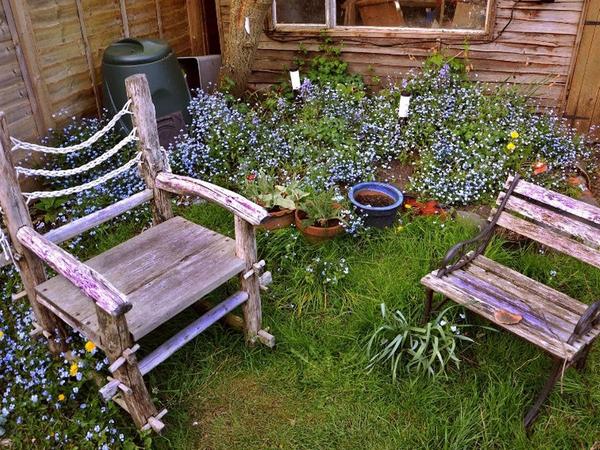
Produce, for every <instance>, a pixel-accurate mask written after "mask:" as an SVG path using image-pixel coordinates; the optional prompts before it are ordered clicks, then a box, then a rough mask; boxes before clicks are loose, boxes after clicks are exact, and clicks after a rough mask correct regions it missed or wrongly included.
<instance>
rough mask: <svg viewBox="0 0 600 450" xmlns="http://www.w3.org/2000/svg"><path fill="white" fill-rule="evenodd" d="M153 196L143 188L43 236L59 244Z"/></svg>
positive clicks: (149, 190) (150, 191)
mask: <svg viewBox="0 0 600 450" xmlns="http://www.w3.org/2000/svg"><path fill="white" fill-rule="evenodd" d="M153 196H154V194H153V192H152V190H151V189H145V190H143V191H142V192H138V193H137V194H134V195H132V196H131V197H127V198H125V199H123V200H120V201H118V202H116V203H113V204H112V205H110V206H107V207H106V208H103V209H101V210H99V211H96V212H93V213H92V214H89V215H87V216H85V217H82V218H81V219H77V220H74V221H73V222H71V223H68V224H66V225H63V226H62V227H59V228H56V229H54V230H51V231H49V232H48V233H46V234H44V237H45V238H46V239H48V240H49V241H50V242H53V243H55V244H60V243H61V242H65V241H67V240H69V239H72V238H74V237H75V236H79V235H80V234H82V233H84V232H86V231H88V230H91V229H92V228H94V227H97V226H98V225H101V224H103V223H105V222H108V221H109V220H111V219H114V218H115V217H117V216H119V215H121V214H123V213H124V212H127V211H129V210H131V209H133V208H135V207H137V206H140V205H142V204H144V203H146V202H148V201H150V200H152V197H153Z"/></svg>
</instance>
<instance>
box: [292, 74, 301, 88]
mask: <svg viewBox="0 0 600 450" xmlns="http://www.w3.org/2000/svg"><path fill="white" fill-rule="evenodd" d="M290 81H291V82H292V89H293V90H294V91H297V90H298V89H300V71H299V70H292V71H291V72H290Z"/></svg>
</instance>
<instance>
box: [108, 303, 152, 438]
mask: <svg viewBox="0 0 600 450" xmlns="http://www.w3.org/2000/svg"><path fill="white" fill-rule="evenodd" d="M96 315H97V316H98V325H99V326H100V330H101V336H102V337H101V339H102V346H103V348H104V353H106V356H107V357H108V359H109V360H110V362H111V364H112V363H115V362H116V361H117V360H118V359H119V358H120V357H121V356H123V352H125V350H127V349H128V348H133V339H132V338H131V334H130V333H129V327H128V326H127V320H126V319H125V315H124V314H121V315H119V316H116V317H115V316H111V315H110V314H108V313H107V312H106V311H104V310H103V309H102V308H100V307H98V306H96ZM113 377H114V378H115V379H116V380H119V381H120V382H121V383H122V384H124V385H125V386H126V387H127V388H129V389H126V392H124V393H123V400H124V401H125V405H126V406H127V411H128V412H129V414H131V417H132V418H133V421H134V422H135V425H136V426H137V427H138V428H142V427H143V426H144V425H146V424H147V423H148V419H149V418H150V417H153V416H155V415H156V413H157V411H156V407H155V406H154V403H153V402H152V398H151V397H150V394H149V392H148V389H147V388H146V385H145V384H144V378H143V377H142V373H141V372H140V369H139V366H138V363H137V358H136V357H135V354H130V355H128V362H127V363H126V364H123V365H121V366H120V367H119V368H118V369H116V370H115V372H114V373H113Z"/></svg>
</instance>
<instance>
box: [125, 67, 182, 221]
mask: <svg viewBox="0 0 600 450" xmlns="http://www.w3.org/2000/svg"><path fill="white" fill-rule="evenodd" d="M125 86H126V88H127V96H128V97H129V98H130V99H131V101H132V111H133V124H134V126H135V127H137V134H138V137H139V148H140V151H141V152H142V164H141V166H142V167H141V171H142V177H143V178H144V181H145V182H146V184H147V185H148V187H149V188H150V189H152V190H153V191H154V200H153V201H152V218H153V221H154V224H155V225H157V224H159V223H161V222H164V221H166V220H169V219H171V218H173V209H172V208H171V201H170V199H169V194H168V193H167V192H165V191H163V190H161V189H158V188H157V187H156V183H155V179H156V176H157V175H158V174H159V173H160V172H168V171H169V170H168V167H169V164H168V161H167V160H166V158H167V156H166V155H165V154H164V153H163V151H162V149H161V146H160V142H159V140H158V128H157V126H156V109H155V108H154V104H153V103H152V96H151V95H150V86H149V85H148V80H147V79H146V76H145V75H141V74H138V75H132V76H130V77H129V78H127V79H126V80H125Z"/></svg>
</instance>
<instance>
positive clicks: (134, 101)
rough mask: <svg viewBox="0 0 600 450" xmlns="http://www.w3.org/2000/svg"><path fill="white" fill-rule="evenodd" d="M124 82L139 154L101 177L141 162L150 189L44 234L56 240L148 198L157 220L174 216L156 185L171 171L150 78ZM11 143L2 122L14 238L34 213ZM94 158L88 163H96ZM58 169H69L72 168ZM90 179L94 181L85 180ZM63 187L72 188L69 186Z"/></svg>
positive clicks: (2, 169) (4, 187)
mask: <svg viewBox="0 0 600 450" xmlns="http://www.w3.org/2000/svg"><path fill="white" fill-rule="evenodd" d="M125 84H126V87H127V94H128V96H129V98H130V100H131V110H132V115H133V124H134V126H135V129H136V131H135V133H136V134H137V140H138V149H139V150H138V155H137V156H136V158H134V159H132V160H131V161H130V162H129V163H127V164H126V165H125V166H123V167H121V168H119V169H115V170H113V171H111V172H110V173H109V174H106V175H103V176H102V177H100V178H99V179H102V178H103V177H105V178H106V180H108V179H110V177H109V175H111V174H113V173H117V171H119V170H121V169H124V168H125V169H127V166H128V165H129V167H133V165H135V164H137V163H138V162H139V164H140V168H141V176H142V178H143V179H144V180H145V182H146V185H147V186H148V189H146V190H145V191H142V192H140V193H138V194H135V195H133V196H131V197H128V198H125V199H123V200H121V201H119V202H117V203H114V204H112V205H110V206H108V207H106V208H104V209H102V210H100V211H96V212H94V213H92V214H89V215H87V216H85V217H82V218H80V219H77V220H75V221H73V222H70V223H67V224H66V225H63V226H62V227H60V228H57V229H54V230H52V231H50V232H49V233H47V234H46V236H45V237H46V238H48V239H49V240H50V241H51V242H53V243H55V244H59V243H61V242H64V241H66V240H68V239H71V238H73V237H75V236H77V235H79V234H82V233H84V232H85V231H88V230H90V229H92V228H94V227H96V226H98V225H100V224H102V223H105V222H107V221H108V220H110V219H113V218H115V217H117V216H118V215H120V214H123V213H125V212H127V211H129V210H131V209H133V208H135V207H137V206H139V205H141V204H143V203H145V202H148V201H150V202H151V204H152V215H153V219H154V223H155V224H156V223H160V222H162V221H164V220H168V219H170V218H171V217H173V212H172V210H171V205H170V202H169V200H168V194H167V193H166V192H163V191H161V190H159V189H156V188H155V178H156V175H157V174H158V173H159V172H161V171H165V170H167V171H168V162H167V160H166V156H165V155H164V154H163V152H162V149H161V147H160V144H159V140H158V129H157V126H156V114H155V109H154V105H153V103H152V98H151V96H150V88H149V86H148V81H147V79H146V77H145V76H144V75H133V76H131V77H129V78H128V79H127V80H126V81H125ZM119 114H121V113H119ZM118 116H119V115H117V116H115V118H113V120H112V121H111V123H112V122H115V123H116V120H115V119H118V118H119V117H118ZM106 129H108V128H107V127H106V128H105V130H106ZM132 135H133V133H132ZM129 140H130V138H129V137H127V138H125V139H123V141H121V142H122V143H125V144H126V143H127V142H129ZM17 142H19V143H20V145H23V146H25V147H26V148H27V147H31V148H34V149H35V148H39V151H44V150H47V151H46V152H48V153H50V152H54V153H56V152H57V151H56V150H59V149H50V148H47V147H43V146H38V145H36V144H28V143H22V142H20V141H17ZM119 145H121V144H119ZM11 147H12V145H11V140H10V136H9V134H8V129H7V127H6V126H0V153H2V154H1V155H0V173H4V174H5V175H4V176H3V177H2V179H1V180H0V200H2V201H0V206H3V207H4V212H5V214H6V221H7V225H9V226H8V231H9V232H10V234H11V238H12V240H13V242H14V239H15V237H14V232H15V230H16V229H17V228H18V227H20V226H22V225H31V217H29V210H28V208H27V206H26V204H25V201H24V196H25V197H26V196H27V195H28V193H25V194H23V193H22V192H21V189H20V186H19V183H18V180H17V176H16V173H15V170H16V169H15V168H14V166H13V164H12V161H11V151H12V149H11ZM75 147H77V146H75ZM115 149H116V150H117V151H118V150H119V149H118V148H117V147H115ZM48 150H49V151H48ZM113 150H114V149H113ZM110 152H112V150H111V151H110ZM110 152H107V154H109V153H110ZM113 154H114V153H113ZM102 158H104V156H102V157H101V158H97V159H96V160H95V161H96V162H97V161H99V160H100V159H102ZM95 161H92V162H90V163H88V164H95ZM82 167H83V166H82ZM31 172H32V173H33V174H34V175H35V174H37V173H40V172H44V171H36V170H31ZM47 172H52V171H47ZM59 172H69V170H67V171H59ZM91 183H93V182H90V183H86V184H91ZM82 187H85V185H82V186H79V188H82ZM63 191H69V190H68V189H67V190H63ZM63 191H55V192H53V193H52V192H51V193H50V194H53V195H54V194H63V193H64V192H63ZM71 193H72V192H71ZM2 194H3V195H2ZM34 194H39V193H34ZM41 194H44V193H41ZM17 212H19V214H17ZM17 218H18V220H17ZM11 221H12V222H13V223H12V225H13V226H12V227H11V226H10V224H9V222H11ZM11 228H13V229H11ZM8 263H9V261H8V260H6V259H5V258H4V257H1V256H0V267H2V266H4V265H6V264H8Z"/></svg>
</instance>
